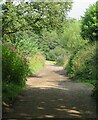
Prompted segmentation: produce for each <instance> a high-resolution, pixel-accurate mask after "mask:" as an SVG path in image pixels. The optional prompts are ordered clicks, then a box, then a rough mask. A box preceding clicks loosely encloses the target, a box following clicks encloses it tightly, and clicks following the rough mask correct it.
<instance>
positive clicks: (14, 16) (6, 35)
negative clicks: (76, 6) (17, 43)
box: [2, 1, 72, 43]
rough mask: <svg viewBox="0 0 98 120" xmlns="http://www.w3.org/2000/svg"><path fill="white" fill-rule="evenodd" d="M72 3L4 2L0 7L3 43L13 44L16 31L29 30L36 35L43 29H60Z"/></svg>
mask: <svg viewBox="0 0 98 120" xmlns="http://www.w3.org/2000/svg"><path fill="white" fill-rule="evenodd" d="M71 6H72V2H68V1H66V2H20V3H19V4H18V5H15V4H14V3H13V2H5V3H4V4H3V5H2V36H3V41H11V42H13V43H14V40H15V39H14V38H15V33H16V32H17V31H26V30H30V31H33V32H35V33H37V34H39V33H41V31H42V30H43V28H46V29H47V30H48V31H50V30H53V29H56V30H58V29H60V28H61V27H62V22H63V21H64V20H65V16H66V14H67V12H68V11H69V10H70V9H71Z"/></svg>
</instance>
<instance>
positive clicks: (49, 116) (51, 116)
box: [45, 115, 54, 118]
mask: <svg viewBox="0 0 98 120" xmlns="http://www.w3.org/2000/svg"><path fill="white" fill-rule="evenodd" d="M45 117H47V118H54V116H53V115H45Z"/></svg>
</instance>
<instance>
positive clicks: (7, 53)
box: [2, 44, 29, 85]
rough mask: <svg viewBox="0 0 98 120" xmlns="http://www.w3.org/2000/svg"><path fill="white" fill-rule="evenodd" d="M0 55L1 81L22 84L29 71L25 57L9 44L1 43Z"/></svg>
mask: <svg viewBox="0 0 98 120" xmlns="http://www.w3.org/2000/svg"><path fill="white" fill-rule="evenodd" d="M2 57H3V61H2V66H3V69H2V76H3V81H4V82H8V83H10V82H11V83H15V84H19V85H23V84H24V83H25V80H26V77H27V75H28V72H29V69H28V64H27V61H26V58H25V57H24V56H23V55H21V53H18V52H17V50H16V49H15V47H14V45H11V44H3V49H2Z"/></svg>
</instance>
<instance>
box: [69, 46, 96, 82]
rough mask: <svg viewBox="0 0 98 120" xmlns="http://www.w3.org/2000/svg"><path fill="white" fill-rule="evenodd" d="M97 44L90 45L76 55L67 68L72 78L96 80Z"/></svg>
mask: <svg viewBox="0 0 98 120" xmlns="http://www.w3.org/2000/svg"><path fill="white" fill-rule="evenodd" d="M95 57H96V44H93V45H92V44H88V45H86V46H84V47H83V48H82V49H80V50H79V51H78V52H76V54H74V55H73V56H72V57H71V58H70V61H69V64H68V66H67V72H68V74H69V76H70V77H73V78H77V79H84V80H85V79H88V80H91V79H92V80H96V58H95Z"/></svg>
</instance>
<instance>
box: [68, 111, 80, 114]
mask: <svg viewBox="0 0 98 120" xmlns="http://www.w3.org/2000/svg"><path fill="white" fill-rule="evenodd" d="M68 112H69V113H75V114H80V112H79V111H77V110H68Z"/></svg>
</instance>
